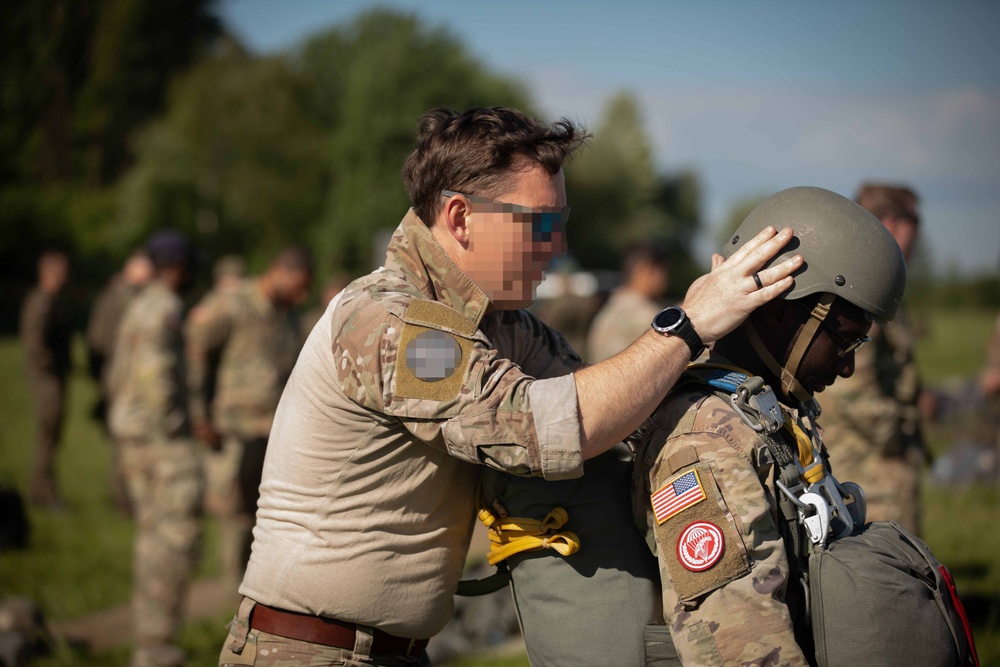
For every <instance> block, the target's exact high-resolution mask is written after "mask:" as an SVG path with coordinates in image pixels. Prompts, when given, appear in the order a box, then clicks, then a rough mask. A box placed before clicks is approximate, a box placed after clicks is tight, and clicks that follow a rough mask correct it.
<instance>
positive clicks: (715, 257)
mask: <svg viewBox="0 0 1000 667" xmlns="http://www.w3.org/2000/svg"><path fill="white" fill-rule="evenodd" d="M725 262H726V258H725V257H723V256H722V255H720V254H719V253H717V252H716V253H713V254H712V270H713V271H715V270H716V269H717V268H719V267H720V266H722V265H723V264H725Z"/></svg>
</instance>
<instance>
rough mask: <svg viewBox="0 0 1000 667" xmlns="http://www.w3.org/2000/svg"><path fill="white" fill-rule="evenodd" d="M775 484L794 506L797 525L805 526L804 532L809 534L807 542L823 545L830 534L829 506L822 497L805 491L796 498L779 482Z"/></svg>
mask: <svg viewBox="0 0 1000 667" xmlns="http://www.w3.org/2000/svg"><path fill="white" fill-rule="evenodd" d="M776 484H777V485H778V489H779V490H780V491H781V492H782V493H784V494H785V495H786V496H787V497H788V499H789V500H791V501H792V503H793V504H794V505H795V508H796V510H797V512H796V513H797V514H798V519H799V523H800V524H802V525H803V526H805V528H806V532H807V533H809V541H810V542H812V543H813V544H825V543H826V538H827V535H828V534H829V532H830V505H829V504H828V503H827V502H826V500H825V499H824V498H823V496H821V495H820V494H818V493H813V492H811V491H806V492H805V493H803V494H802V495H800V496H798V497H796V496H795V494H794V493H793V492H792V490H791V489H789V488H788V487H787V486H785V485H784V484H783V483H782V482H781V480H777V481H776ZM796 488H799V487H796Z"/></svg>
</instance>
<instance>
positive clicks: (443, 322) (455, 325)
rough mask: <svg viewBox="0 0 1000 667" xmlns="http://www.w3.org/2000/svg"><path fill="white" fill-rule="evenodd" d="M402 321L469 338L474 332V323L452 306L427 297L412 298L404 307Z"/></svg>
mask: <svg viewBox="0 0 1000 667" xmlns="http://www.w3.org/2000/svg"><path fill="white" fill-rule="evenodd" d="M403 321H404V322H406V323H407V324H418V325H421V326H424V327H427V328H430V329H440V330H442V331H447V332H450V333H454V334H458V335H459V336H462V337H464V338H471V337H472V336H473V335H474V334H475V333H476V328H477V327H476V323H475V322H473V321H472V320H470V319H468V318H467V317H463V316H462V315H461V314H459V312H458V311H456V310H455V309H454V308H449V307H448V306H446V305H444V304H443V303H439V302H437V301H431V300H429V299H414V300H413V301H411V302H410V305H409V306H407V307H406V312H405V313H404V314H403Z"/></svg>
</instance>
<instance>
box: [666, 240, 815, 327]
mask: <svg viewBox="0 0 1000 667" xmlns="http://www.w3.org/2000/svg"><path fill="white" fill-rule="evenodd" d="M791 238H792V230H791V229H789V228H787V227H786V228H785V229H782V230H781V231H780V232H777V233H775V230H774V228H773V227H767V228H766V229H764V230H763V231H761V232H760V233H759V234H758V235H757V236H756V237H754V238H753V239H751V240H749V241H747V242H746V243H745V244H744V245H743V247H741V248H740V249H739V250H737V251H736V252H735V253H733V255H732V256H731V257H730V258H729V259H728V260H723V258H722V256H721V255H715V256H713V257H712V272H711V273H708V274H706V275H704V276H702V277H700V278H698V280H696V281H694V283H692V284H691V287H690V288H689V289H688V291H687V295H686V296H685V297H684V304H683V306H682V307H683V309H684V311H685V312H686V313H687V315H688V317H689V318H690V319H691V324H692V325H693V326H694V328H695V331H697V332H698V334H699V335H700V336H701V339H702V340H703V341H704V342H705V343H710V342H712V341H716V340H718V339H719V338H721V337H722V336H725V335H726V334H727V333H729V332H730V331H732V330H734V329H735V328H736V327H738V326H739V325H740V324H741V323H742V322H743V320H745V319H746V318H747V316H748V315H749V314H750V313H752V312H753V311H754V310H756V309H757V308H759V307H760V306H762V305H764V304H765V303H767V302H768V301H770V300H771V299H773V298H775V297H776V296H778V295H779V294H781V293H782V292H784V291H785V290H787V289H789V288H790V287H791V286H792V282H793V281H792V277H791V274H792V273H793V272H795V271H796V270H797V269H798V268H799V267H801V266H802V256H801V255H795V256H794V257H792V258H790V259H788V260H786V261H784V262H782V263H780V264H777V265H775V266H772V267H770V268H768V269H766V270H762V269H763V267H764V265H765V264H766V263H767V262H768V260H770V259H771V258H772V257H774V256H775V255H777V254H778V252H779V251H780V250H781V249H782V248H783V247H785V245H786V244H787V243H788V242H789V240H791ZM755 274H756V275H757V277H758V278H759V280H760V283H761V285H762V287H761V288H758V287H757V282H756V281H755V280H754V275H755Z"/></svg>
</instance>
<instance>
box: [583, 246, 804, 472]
mask: <svg viewBox="0 0 1000 667" xmlns="http://www.w3.org/2000/svg"><path fill="white" fill-rule="evenodd" d="M791 238H792V230H790V229H787V228H786V229H783V230H781V232H778V233H776V232H775V230H774V229H773V228H771V227H768V228H767V229H764V230H763V231H762V232H761V233H760V234H758V235H757V236H756V237H755V238H753V239H751V240H750V241H748V242H747V243H746V244H745V245H744V246H743V247H742V248H740V249H739V250H738V251H736V252H735V253H733V255H732V256H731V257H730V258H729V259H727V260H725V261H723V259H722V257H721V256H718V255H717V256H715V257H713V258H712V265H713V268H712V272H711V273H709V274H707V275H704V276H702V277H701V278H698V279H697V280H696V281H694V282H693V283H692V284H691V287H690V288H688V291H687V294H686V296H685V297H684V304H683V307H684V310H685V311H686V313H687V316H688V318H689V319H690V320H691V325H692V326H693V327H694V330H695V331H697V332H698V334H699V336H700V337H701V340H702V341H703V342H704V343H706V344H707V343H712V342H714V341H716V340H718V339H719V338H721V337H722V336H724V335H726V334H727V333H729V332H730V331H732V330H733V329H735V328H736V327H737V326H739V325H740V323H741V322H743V320H745V319H746V318H747V316H748V315H749V314H750V313H751V312H753V311H754V309H756V308H757V307H759V306H762V305H763V304H765V303H767V302H768V301H770V300H771V299H773V298H774V297H776V296H778V295H779V294H781V293H782V292H783V291H785V290H787V289H788V288H790V287H791V286H792V278H791V277H790V276H791V274H792V273H793V272H794V271H795V270H796V269H798V268H799V267H800V266H801V265H802V256H801V255H796V256H795V257H793V258H791V259H789V260H786V261H784V262H782V263H781V264H778V265H775V266H772V267H769V268H767V269H764V268H763V267H764V264H765V263H766V262H767V261H768V260H769V259H771V258H772V257H774V256H775V255H776V254H777V253H778V252H779V251H780V250H781V248H783V247H784V246H785V244H786V243H788V241H789V240H791ZM690 358H691V350H690V348H689V347H688V346H687V343H685V342H684V340H683V339H681V338H680V337H679V336H663V335H661V334H659V333H656V332H655V331H652V330H650V331H649V332H647V333H645V334H643V335H642V336H641V337H640V338H639V340H637V341H636V342H634V343H633V344H632V345H630V346H629V347H628V348H626V349H625V350H624V351H622V352H620V353H619V354H617V355H615V356H613V357H611V358H610V359H607V360H605V361H602V362H601V363H599V364H597V365H595V366H591V367H589V368H585V369H583V370H580V371H577V372H576V373H575V374H574V379H575V381H576V391H577V405H578V408H579V413H580V439H581V442H582V445H583V458H584V459H589V458H593V457H594V456H597V455H598V454H601V453H603V452H605V451H607V450H608V449H610V448H611V447H613V446H614V445H615V443H617V442H619V441H621V440H623V439H624V438H625V437H627V436H628V435H629V434H630V433H632V431H634V430H635V429H636V428H638V427H639V425H640V424H642V422H643V421H644V420H645V419H646V417H648V416H649V415H650V414H652V412H653V410H655V409H656V406H657V405H658V404H659V403H660V401H662V400H663V398H664V396H666V395H667V392H668V391H670V388H671V387H672V386H673V385H674V383H675V382H677V379H678V378H679V377H680V376H681V373H683V372H684V369H685V368H686V367H687V364H688V362H689V361H690Z"/></svg>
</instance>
